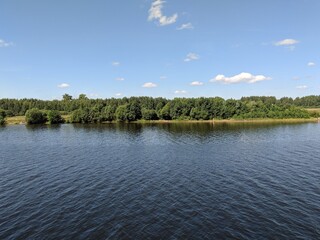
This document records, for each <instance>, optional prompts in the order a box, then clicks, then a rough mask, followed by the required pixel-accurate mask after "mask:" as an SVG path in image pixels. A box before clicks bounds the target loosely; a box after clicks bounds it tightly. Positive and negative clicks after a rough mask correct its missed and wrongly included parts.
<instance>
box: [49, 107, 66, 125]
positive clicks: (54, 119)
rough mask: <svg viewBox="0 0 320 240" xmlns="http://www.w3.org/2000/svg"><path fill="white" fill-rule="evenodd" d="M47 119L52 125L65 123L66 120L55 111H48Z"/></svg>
mask: <svg viewBox="0 0 320 240" xmlns="http://www.w3.org/2000/svg"><path fill="white" fill-rule="evenodd" d="M47 118H48V122H49V123H50V124H58V123H64V119H63V118H62V117H61V114H60V112H59V111H55V110H50V111H48V112H47Z"/></svg>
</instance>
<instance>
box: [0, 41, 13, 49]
mask: <svg viewBox="0 0 320 240" xmlns="http://www.w3.org/2000/svg"><path fill="white" fill-rule="evenodd" d="M12 45H13V43H11V42H6V41H5V40H2V39H0V47H10V46H12Z"/></svg>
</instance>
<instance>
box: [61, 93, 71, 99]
mask: <svg viewBox="0 0 320 240" xmlns="http://www.w3.org/2000/svg"><path fill="white" fill-rule="evenodd" d="M62 99H63V100H64V101H71V100H72V96H71V95H69V94H67V93H66V94H64V95H63V96H62Z"/></svg>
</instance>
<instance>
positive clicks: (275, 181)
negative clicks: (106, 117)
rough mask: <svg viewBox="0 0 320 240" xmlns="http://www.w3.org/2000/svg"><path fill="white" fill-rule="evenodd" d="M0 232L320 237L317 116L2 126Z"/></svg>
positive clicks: (13, 235)
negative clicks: (303, 120)
mask: <svg viewBox="0 0 320 240" xmlns="http://www.w3.org/2000/svg"><path fill="white" fill-rule="evenodd" d="M0 239H320V124H314V123H310V124H290V125H275V124H267V125H266V124H234V125H225V124H219V125H212V124H204V123H201V124H195V123H192V124H186V123H184V124H155V125H146V124H145V125H139V124H123V125H121V124H105V125H89V126H84V125H61V126H56V127H49V126H40V127H39V126H38V127H26V126H8V127H2V128H0Z"/></svg>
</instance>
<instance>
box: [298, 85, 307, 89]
mask: <svg viewBox="0 0 320 240" xmlns="http://www.w3.org/2000/svg"><path fill="white" fill-rule="evenodd" d="M296 88H297V89H307V88H308V86H306V85H301V86H296Z"/></svg>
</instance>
